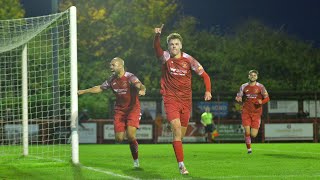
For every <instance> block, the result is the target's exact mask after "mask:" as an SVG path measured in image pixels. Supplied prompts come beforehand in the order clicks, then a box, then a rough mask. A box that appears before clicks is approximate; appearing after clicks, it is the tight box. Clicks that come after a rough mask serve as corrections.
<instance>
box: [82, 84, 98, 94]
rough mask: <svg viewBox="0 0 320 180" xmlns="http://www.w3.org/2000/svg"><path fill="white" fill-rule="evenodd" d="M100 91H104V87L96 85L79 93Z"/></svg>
mask: <svg viewBox="0 0 320 180" xmlns="http://www.w3.org/2000/svg"><path fill="white" fill-rule="evenodd" d="M100 92H102V89H101V88H100V86H94V87H92V88H89V89H84V90H79V91H78V95H82V94H86V93H100Z"/></svg>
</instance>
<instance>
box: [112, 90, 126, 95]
mask: <svg viewBox="0 0 320 180" xmlns="http://www.w3.org/2000/svg"><path fill="white" fill-rule="evenodd" d="M113 90H114V91H115V92H116V93H117V94H127V89H113Z"/></svg>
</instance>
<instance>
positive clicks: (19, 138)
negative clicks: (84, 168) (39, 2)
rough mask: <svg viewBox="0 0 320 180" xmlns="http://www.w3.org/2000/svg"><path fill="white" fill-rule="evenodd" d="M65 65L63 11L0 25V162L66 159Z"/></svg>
mask: <svg viewBox="0 0 320 180" xmlns="http://www.w3.org/2000/svg"><path fill="white" fill-rule="evenodd" d="M23 52H24V53H23ZM24 55H25V56H24ZM23 59H26V63H25V65H26V67H24V63H23ZM70 64H71V60H70V13H69V10H68V11H65V12H63V13H58V14H54V15H48V16H42V17H34V18H25V19H15V20H2V21H0V156H2V157H9V158H10V157H13V156H21V155H23V154H24V153H23V152H24V151H25V149H24V148H25V147H27V148H28V150H27V151H28V157H36V158H38V159H39V158H45V159H59V160H67V159H68V160H69V159H70V157H71V146H70V139H69V137H70V132H71V129H70V124H71V120H70V118H71V106H72V105H71V91H70V89H71V87H70V84H71V74H72V73H71V65H70ZM24 68H25V69H26V73H24V71H23V69H24ZM75 68H76V67H75ZM23 77H26V78H25V79H26V82H24V81H23ZM24 86H26V89H27V91H26V93H25V92H23V89H24ZM25 101H26V102H27V103H26V104H25V105H27V108H26V109H25V110H23V107H25V106H24V105H23V104H24V102H25ZM24 112H27V115H26V116H24ZM25 119H26V120H27V122H28V136H27V138H28V139H27V146H25V145H23V140H24V136H23V131H24V129H23V120H25Z"/></svg>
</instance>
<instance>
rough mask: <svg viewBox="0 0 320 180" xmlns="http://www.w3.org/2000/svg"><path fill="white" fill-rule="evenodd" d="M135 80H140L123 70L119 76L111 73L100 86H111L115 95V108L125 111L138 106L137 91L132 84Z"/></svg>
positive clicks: (103, 87)
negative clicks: (123, 72)
mask: <svg viewBox="0 0 320 180" xmlns="http://www.w3.org/2000/svg"><path fill="white" fill-rule="evenodd" d="M137 82H140V81H139V79H138V78H137V77H136V76H135V75H134V74H132V73H130V72H125V74H124V75H123V76H122V77H120V78H119V77H117V76H115V75H112V76H111V77H110V78H109V79H108V80H106V81H105V82H104V83H103V84H102V85H101V86H100V88H101V89H103V90H107V89H110V88H111V89H112V91H113V93H114V94H115V95H116V103H115V110H122V111H127V110H132V109H134V108H140V102H139V97H138V91H137V88H136V87H135V86H134V84H135V83H137Z"/></svg>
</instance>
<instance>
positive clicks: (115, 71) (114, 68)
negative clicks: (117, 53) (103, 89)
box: [110, 61, 122, 74]
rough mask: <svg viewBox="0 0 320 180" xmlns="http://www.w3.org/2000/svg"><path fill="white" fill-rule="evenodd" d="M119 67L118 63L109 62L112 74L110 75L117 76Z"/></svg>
mask: <svg viewBox="0 0 320 180" xmlns="http://www.w3.org/2000/svg"><path fill="white" fill-rule="evenodd" d="M121 68H122V67H121V66H120V63H119V62H117V61H111V62H110V70H111V72H112V74H119V73H120V71H121Z"/></svg>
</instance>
